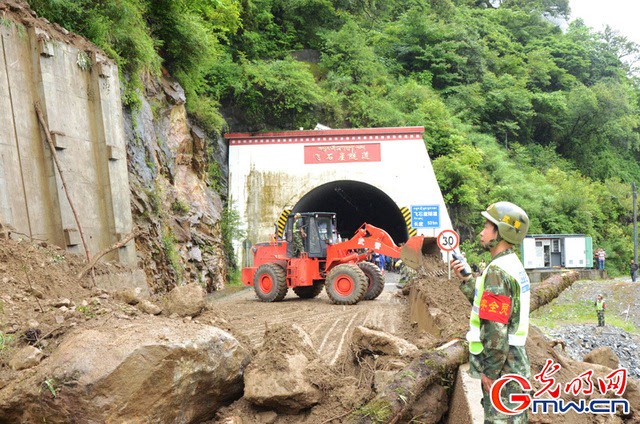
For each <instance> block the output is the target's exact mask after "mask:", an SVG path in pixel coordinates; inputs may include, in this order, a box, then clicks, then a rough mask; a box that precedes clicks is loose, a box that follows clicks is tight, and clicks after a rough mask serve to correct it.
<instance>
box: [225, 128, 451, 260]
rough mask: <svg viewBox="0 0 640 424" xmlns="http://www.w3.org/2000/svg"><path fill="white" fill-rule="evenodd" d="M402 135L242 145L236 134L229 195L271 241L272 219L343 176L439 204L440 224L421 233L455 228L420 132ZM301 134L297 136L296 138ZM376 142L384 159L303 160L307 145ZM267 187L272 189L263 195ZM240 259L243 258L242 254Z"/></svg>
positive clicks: (256, 233) (398, 197) (248, 226)
mask: <svg viewBox="0 0 640 424" xmlns="http://www.w3.org/2000/svg"><path fill="white" fill-rule="evenodd" d="M345 131H346V130H345ZM355 131H357V130H355ZM304 133H309V134H312V133H314V132H313V131H305V132H304ZM229 136H231V137H233V136H234V135H229ZM256 137H257V136H256ZM401 137H402V138H401V139H400V138H395V139H394V138H393V137H392V136H389V135H388V134H387V135H386V136H383V135H381V136H379V138H377V139H375V138H373V139H370V140H369V139H367V140H366V141H362V140H357V139H356V140H352V139H349V140H346V139H343V140H340V139H339V137H332V140H329V141H318V140H317V139H316V140H313V139H307V141H308V143H305V142H303V141H302V138H296V137H283V138H281V139H280V140H283V139H290V140H292V141H291V142H285V143H282V144H274V143H257V144H254V143H247V144H243V145H236V144H234V142H233V141H234V139H233V138H231V139H230V141H231V143H230V146H229V180H230V181H229V197H230V199H231V201H232V202H233V206H234V207H235V209H236V210H237V211H238V212H239V214H240V217H241V219H242V223H243V229H244V230H246V231H247V234H248V237H249V238H250V239H251V241H252V242H254V243H255V242H260V241H268V240H269V238H270V235H271V234H273V223H275V222H276V221H277V219H278V217H279V216H280V213H281V212H282V210H283V209H285V208H286V209H291V208H293V207H294V206H295V205H296V203H297V202H298V201H299V200H300V199H301V198H302V197H303V196H304V195H305V194H306V193H308V192H309V191H311V190H313V189H314V188H316V187H318V186H320V185H322V184H325V183H329V182H332V181H339V180H350V181H358V182H363V183H366V184H370V185H372V186H374V187H376V188H378V189H380V190H382V191H383V192H385V193H386V194H387V195H388V196H389V197H390V198H391V199H393V201H394V202H395V203H396V204H397V205H398V208H401V207H403V206H406V207H409V208H410V207H411V206H412V205H439V206H440V227H439V228H435V229H431V228H429V229H418V234H421V235H430V236H435V235H437V234H438V233H439V232H440V231H442V230H443V229H450V228H451V220H450V218H449V214H448V212H447V208H446V206H445V204H444V200H443V198H442V193H441V192H440V187H439V186H438V183H437V181H436V178H435V175H434V172H433V167H432V165H431V160H430V158H429V155H428V153H427V150H426V147H425V145H424V142H423V140H422V137H421V132H414V133H413V134H404V135H402V136H401ZM405 137H406V138H405ZM344 138H346V137H344ZM368 138H369V137H368ZM296 139H297V140H298V142H295V141H294V140H296ZM271 140H277V139H275V138H272V139H271ZM376 143H379V144H380V152H381V161H380V162H365V163H315V164H305V161H304V146H305V145H311V144H320V145H336V146H339V145H352V144H357V145H361V144H376ZM261 192H262V194H261ZM264 193H267V195H263V194H264ZM255 215H261V216H255ZM241 246H242V241H241V240H237V241H236V244H235V248H236V253H237V254H238V255H240V254H241V250H242V249H241ZM239 259H240V260H241V258H240V257H239ZM240 263H242V262H241V261H240Z"/></svg>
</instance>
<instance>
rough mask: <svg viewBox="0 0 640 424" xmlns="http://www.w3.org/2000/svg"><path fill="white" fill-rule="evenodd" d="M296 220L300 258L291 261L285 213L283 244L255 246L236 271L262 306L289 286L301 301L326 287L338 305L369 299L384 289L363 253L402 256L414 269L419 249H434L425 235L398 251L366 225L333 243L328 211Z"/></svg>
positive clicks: (289, 226)
mask: <svg viewBox="0 0 640 424" xmlns="http://www.w3.org/2000/svg"><path fill="white" fill-rule="evenodd" d="M300 219H301V220H302V222H303V228H304V232H305V233H306V238H304V240H303V243H304V252H303V253H302V254H301V255H300V257H293V251H294V249H293V223H294V215H293V214H290V215H289V217H288V219H287V223H286V224H285V229H284V235H285V240H277V241H272V242H269V243H258V244H256V245H255V246H254V247H253V248H252V252H253V264H254V266H253V267H249V268H243V269H242V282H243V283H244V284H246V285H253V287H254V289H255V292H256V294H257V296H258V298H259V299H260V300H262V301H263V302H277V301H280V300H282V299H284V297H285V296H286V294H287V290H288V289H289V287H291V288H292V289H293V291H294V292H295V293H296V294H297V295H298V296H300V297H301V298H313V297H316V296H317V295H319V294H320V292H322V289H323V288H326V291H327V295H328V296H329V299H331V301H332V302H333V303H335V304H338V305H352V304H355V303H358V302H359V301H361V300H363V299H364V300H373V299H375V298H376V297H378V296H379V295H380V293H382V290H383V289H384V276H383V275H382V271H381V270H380V268H378V267H377V266H375V265H374V264H372V263H370V262H365V261H364V259H365V258H366V257H367V254H368V253H370V252H376V253H380V254H383V255H385V256H390V257H392V258H400V257H402V258H403V260H404V261H405V263H408V264H409V266H412V267H416V268H417V267H418V265H419V264H420V263H421V257H422V254H423V253H425V251H431V250H433V249H434V248H435V249H437V245H436V242H435V239H434V238H425V237H413V238H411V239H409V241H408V242H407V243H406V244H405V246H404V247H403V248H402V249H401V248H400V247H398V246H396V244H395V243H394V241H393V239H392V238H391V236H389V234H387V232H386V231H384V230H382V229H380V228H378V227H375V226H373V225H370V224H366V223H365V224H362V226H361V227H360V228H358V230H357V231H356V232H355V235H354V236H353V237H352V238H351V239H350V240H347V241H339V240H338V239H339V237H338V233H337V231H336V214H335V213H332V212H304V213H301V218H300Z"/></svg>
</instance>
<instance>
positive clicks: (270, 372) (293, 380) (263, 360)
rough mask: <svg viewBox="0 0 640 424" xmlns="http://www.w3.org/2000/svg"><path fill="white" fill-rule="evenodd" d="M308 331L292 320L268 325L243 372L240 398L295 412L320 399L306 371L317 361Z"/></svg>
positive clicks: (320, 396) (264, 405)
mask: <svg viewBox="0 0 640 424" xmlns="http://www.w3.org/2000/svg"><path fill="white" fill-rule="evenodd" d="M318 360H319V358H318V353H317V351H316V350H315V348H314V347H313V342H312V341H311V338H310V337H309V335H308V334H307V333H306V332H305V331H304V330H303V329H302V328H301V327H299V326H297V325H296V324H282V325H278V326H276V327H274V328H272V329H268V330H267V331H266V332H265V335H264V344H263V346H262V348H261V349H260V352H259V353H258V355H257V356H256V358H255V359H254V360H253V361H252V362H251V364H249V366H248V367H247V369H246V370H245V373H244V386H245V387H244V398H245V399H246V400H248V401H249V402H251V403H253V404H254V405H258V406H261V407H265V408H270V409H275V410H278V411H282V412H285V413H290V414H295V413H297V412H299V411H300V410H303V409H307V408H310V407H312V406H313V405H315V404H317V403H318V402H320V400H321V398H322V392H321V391H320V390H318V388H317V387H315V386H314V385H313V384H312V382H311V381H310V376H309V374H308V371H309V370H311V369H312V368H313V366H317V365H318Z"/></svg>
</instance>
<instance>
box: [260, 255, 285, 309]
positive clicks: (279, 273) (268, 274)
mask: <svg viewBox="0 0 640 424" xmlns="http://www.w3.org/2000/svg"><path fill="white" fill-rule="evenodd" d="M253 289H254V290H255V291H256V295H257V296H258V299H260V300H261V301H263V302H279V301H281V300H282V299H284V297H285V296H286V295H287V273H286V272H285V271H284V269H282V267H281V266H280V265H278V264H274V263H268V264H262V265H260V266H259V267H258V269H257V270H256V273H255V275H254V276H253Z"/></svg>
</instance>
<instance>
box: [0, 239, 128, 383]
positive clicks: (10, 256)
mask: <svg viewBox="0 0 640 424" xmlns="http://www.w3.org/2000/svg"><path fill="white" fill-rule="evenodd" d="M85 265H86V263H85V261H84V260H83V258H82V257H81V256H77V255H74V254H70V253H68V252H67V251H65V250H64V249H61V248H59V247H57V246H54V245H50V244H47V243H45V242H38V243H31V242H27V241H20V240H5V239H3V240H2V241H1V242H0V283H1V287H2V289H1V290H0V336H1V337H0V389H1V388H2V387H3V386H4V385H6V384H7V382H8V381H10V379H11V378H12V377H15V375H16V373H17V371H14V370H13V369H12V367H10V366H9V361H10V360H11V359H12V356H13V355H14V354H15V352H16V349H17V348H21V347H23V346H24V345H26V344H27V342H28V343H31V344H37V345H38V346H39V347H40V348H42V349H44V350H45V352H51V351H53V350H54V349H55V347H56V344H57V342H58V340H59V339H60V336H62V335H63V334H64V333H66V332H67V331H68V330H69V329H71V328H74V327H76V326H79V325H92V324H95V323H96V322H98V321H100V319H101V317H103V316H106V315H107V314H108V313H110V312H113V311H117V314H118V315H121V316H130V315H132V314H139V313H140V312H139V311H138V310H137V309H135V308H133V307H129V306H123V305H122V304H121V303H120V302H117V301H115V300H114V299H113V298H112V297H111V296H110V295H109V294H107V292H106V291H105V290H102V289H98V288H94V287H89V286H90V277H87V279H86V280H85V281H84V282H82V281H79V280H77V279H76V278H75V276H76V275H77V273H78V272H79V271H80V270H81V269H82V268H83V267H84V266H85ZM125 270H127V268H126V267H124V266H122V265H120V264H117V263H101V264H98V266H97V267H96V268H95V274H96V275H98V276H99V275H102V274H108V273H119V272H121V271H125ZM83 284H84V285H85V286H87V287H89V288H85V287H83Z"/></svg>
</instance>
